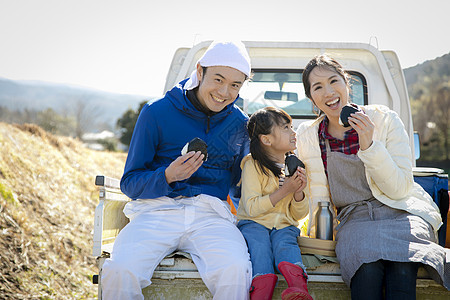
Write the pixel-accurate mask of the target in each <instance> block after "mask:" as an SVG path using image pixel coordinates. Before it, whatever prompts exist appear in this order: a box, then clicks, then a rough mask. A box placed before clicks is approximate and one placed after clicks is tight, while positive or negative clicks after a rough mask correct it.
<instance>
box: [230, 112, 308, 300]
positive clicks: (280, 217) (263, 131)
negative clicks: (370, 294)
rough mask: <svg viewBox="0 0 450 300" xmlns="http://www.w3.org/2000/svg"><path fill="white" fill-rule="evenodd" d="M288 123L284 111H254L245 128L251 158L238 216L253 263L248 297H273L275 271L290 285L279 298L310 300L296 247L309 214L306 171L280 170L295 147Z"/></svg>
mask: <svg viewBox="0 0 450 300" xmlns="http://www.w3.org/2000/svg"><path fill="white" fill-rule="evenodd" d="M291 123H292V119H291V117H290V116H289V115H288V114H287V113H286V112H285V111H283V110H281V109H276V108H273V107H266V108H263V109H260V110H258V111H257V112H255V113H254V114H253V115H252V116H251V118H250V120H249V121H248V124H247V130H248V133H249V136H250V153H251V154H249V155H248V156H246V157H245V158H244V159H243V160H242V163H241V168H242V197H241V200H240V203H239V208H238V212H237V217H238V220H239V222H238V228H239V229H240V230H241V232H242V234H243V236H244V238H245V240H246V241H247V245H248V250H249V253H250V260H251V262H252V268H253V281H252V288H251V290H250V298H251V299H272V294H273V290H274V288H275V284H276V282H277V279H278V277H277V276H276V275H275V269H277V270H278V271H279V272H281V273H282V274H283V276H284V277H285V278H286V281H287V283H288V288H287V289H286V290H284V291H283V293H282V295H281V296H282V299H312V298H311V296H310V295H309V294H308V289H307V285H306V282H307V278H308V277H307V275H306V272H305V267H304V266H303V264H302V257H301V253H300V248H299V247H298V244H297V237H298V236H299V234H300V230H299V229H298V228H297V226H298V221H297V220H300V219H302V218H304V217H305V216H306V215H307V214H308V210H309V205H308V201H303V200H304V198H305V195H304V193H303V189H304V188H305V186H306V175H305V174H306V173H305V169H303V168H300V167H299V168H297V170H296V172H294V174H293V175H292V176H290V177H285V176H284V171H283V170H284V161H285V155H286V154H288V153H290V152H291V151H293V150H295V148H296V137H295V132H294V131H293V130H292V128H291V125H292V124H291Z"/></svg>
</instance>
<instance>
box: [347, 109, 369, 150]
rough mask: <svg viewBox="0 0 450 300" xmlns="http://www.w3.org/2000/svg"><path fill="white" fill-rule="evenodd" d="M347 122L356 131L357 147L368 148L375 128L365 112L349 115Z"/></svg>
mask: <svg viewBox="0 0 450 300" xmlns="http://www.w3.org/2000/svg"><path fill="white" fill-rule="evenodd" d="M348 123H349V124H350V126H352V127H353V128H354V129H355V130H356V132H357V133H358V138H359V148H360V149H361V150H366V149H367V148H369V147H370V145H372V142H373V131H374V129H375V124H374V123H373V122H372V120H370V118H369V116H367V115H366V114H365V113H362V112H357V113H354V114H351V115H350V117H349V118H348Z"/></svg>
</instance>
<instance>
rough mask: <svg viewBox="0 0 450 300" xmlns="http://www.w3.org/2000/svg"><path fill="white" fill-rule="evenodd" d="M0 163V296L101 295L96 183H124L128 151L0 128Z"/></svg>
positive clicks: (26, 128) (27, 128) (31, 128)
mask: <svg viewBox="0 0 450 300" xmlns="http://www.w3.org/2000/svg"><path fill="white" fill-rule="evenodd" d="M0 158H1V159H0V299H90V298H96V286H95V285H93V284H92V281H91V276H92V275H93V274H96V272H97V270H96V267H95V259H94V258H93V257H92V256H91V252H92V230H93V219H94V209H95V206H96V205H97V201H98V194H97V193H98V192H97V188H96V187H95V185H94V179H95V175H97V174H104V175H106V176H110V177H116V178H120V176H121V175H122V171H123V166H124V163H125V159H126V154H124V153H112V152H99V151H93V150H89V149H87V148H85V147H84V146H83V145H82V143H81V142H79V141H78V140H74V139H71V138H68V137H57V136H53V135H51V134H48V133H46V132H45V131H44V130H42V129H41V128H40V127H38V126H36V125H31V124H29V125H22V126H14V125H8V124H5V123H0Z"/></svg>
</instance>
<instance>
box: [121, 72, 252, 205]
mask: <svg viewBox="0 0 450 300" xmlns="http://www.w3.org/2000/svg"><path fill="white" fill-rule="evenodd" d="M185 83H186V80H183V81H182V82H180V83H179V84H178V85H176V86H175V87H174V88H173V89H172V90H170V91H168V92H167V93H166V95H165V96H164V97H163V98H161V99H159V100H157V101H155V102H152V103H147V104H146V105H145V106H144V107H143V109H142V111H141V113H140V115H139V118H138V120H137V123H136V126H135V128H134V132H133V137H132V139H131V144H130V148H129V151H128V157H127V161H126V164H125V170H124V174H123V176H122V179H121V182H120V188H121V190H122V192H123V193H124V194H126V195H127V196H128V197H130V198H131V199H133V200H134V199H151V198H157V197H161V196H168V197H171V198H175V197H178V196H186V197H190V196H195V195H198V194H208V195H211V196H215V197H218V198H219V199H222V200H226V198H227V195H228V194H230V196H231V199H233V202H234V205H235V207H236V208H237V206H238V201H239V197H240V189H238V188H237V187H236V184H237V183H238V182H239V180H240V178H241V169H240V162H241V160H242V158H243V157H244V156H245V155H246V154H248V152H249V137H248V133H247V130H246V124H247V120H248V117H247V116H246V115H245V114H244V113H243V112H242V111H241V110H240V109H239V108H238V107H237V106H236V105H234V104H230V105H228V106H227V107H225V108H224V110H222V111H221V112H219V113H217V114H214V115H212V116H207V115H206V114H205V113H203V112H200V111H199V110H197V109H196V108H195V107H194V105H193V104H192V103H191V102H190V101H189V99H188V98H187V96H186V90H185V89H184V88H183V87H184V84H185ZM195 137H199V138H201V139H202V140H204V141H205V142H206V144H207V145H208V159H207V160H206V161H205V162H204V163H203V165H202V166H201V167H200V168H199V169H198V170H197V171H196V172H195V173H194V174H193V175H192V176H191V177H190V178H188V179H186V180H183V181H178V182H174V183H171V184H170V185H169V184H167V181H166V178H165V175H164V171H165V169H166V168H167V167H168V166H169V164H170V163H171V162H172V161H174V160H175V159H176V158H177V157H179V156H180V155H181V149H182V148H183V147H184V145H185V144H186V143H187V142H189V141H190V140H192V139H193V138H195Z"/></svg>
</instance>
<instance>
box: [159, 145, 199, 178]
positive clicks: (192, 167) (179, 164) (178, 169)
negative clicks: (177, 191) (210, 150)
mask: <svg viewBox="0 0 450 300" xmlns="http://www.w3.org/2000/svg"><path fill="white" fill-rule="evenodd" d="M203 157H204V155H203V154H202V153H201V152H200V151H197V152H193V151H191V152H188V153H186V154H185V155H182V156H179V157H178V158H177V159H175V160H174V161H173V162H172V163H171V164H170V165H169V166H168V167H167V168H166V171H165V172H164V174H165V176H166V181H167V183H168V184H171V183H172V182H175V181H181V180H184V179H187V178H189V177H191V176H192V174H194V173H195V171H197V170H198V168H200V166H201V165H202V164H203Z"/></svg>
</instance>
